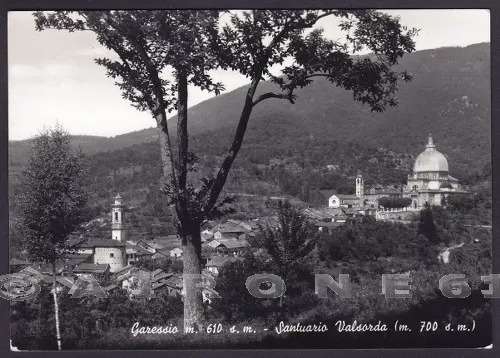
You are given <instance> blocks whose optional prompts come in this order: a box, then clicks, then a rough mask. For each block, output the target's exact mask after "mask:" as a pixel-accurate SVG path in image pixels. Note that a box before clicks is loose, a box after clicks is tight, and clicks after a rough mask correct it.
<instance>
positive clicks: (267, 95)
mask: <svg viewBox="0 0 500 358" xmlns="http://www.w3.org/2000/svg"><path fill="white" fill-rule="evenodd" d="M268 98H278V99H286V100H288V101H289V102H290V103H291V104H294V103H295V101H294V96H293V94H292V92H291V91H290V92H288V93H274V92H267V93H264V94H262V95H260V96H259V97H258V98H257V99H256V100H255V101H253V103H252V106H253V107H255V105H256V104H257V103H259V102H262V101H264V100H266V99H268Z"/></svg>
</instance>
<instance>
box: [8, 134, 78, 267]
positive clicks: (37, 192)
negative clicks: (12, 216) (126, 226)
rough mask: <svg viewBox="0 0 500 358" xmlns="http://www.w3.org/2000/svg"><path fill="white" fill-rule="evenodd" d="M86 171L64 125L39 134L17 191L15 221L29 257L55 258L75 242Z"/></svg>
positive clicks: (33, 258)
mask: <svg viewBox="0 0 500 358" xmlns="http://www.w3.org/2000/svg"><path fill="white" fill-rule="evenodd" d="M87 171H88V167H87V163H86V161H85V158H84V157H83V155H82V153H81V152H79V151H76V150H74V149H73V148H72V147H71V143H70V137H69V134H68V133H67V132H65V131H64V130H63V129H61V128H56V129H54V130H49V131H46V132H43V133H41V134H40V135H38V136H36V137H35V140H34V143H33V147H32V148H31V151H30V154H29V159H28V163H27V166H26V168H25V169H24V170H23V171H22V172H21V173H20V176H19V183H20V187H19V195H18V197H17V198H18V203H17V211H18V214H19V215H18V218H19V221H18V225H17V226H18V228H19V231H20V233H21V235H22V236H23V238H24V248H25V249H26V251H27V253H28V257H29V259H31V260H33V261H35V262H37V261H43V262H50V263H52V262H55V260H56V259H58V258H60V257H61V256H62V255H63V254H64V252H65V251H66V250H68V249H71V248H73V246H72V245H71V244H69V243H68V238H69V237H70V235H72V234H74V233H75V232H76V231H77V230H78V229H79V227H80V225H81V224H82V223H83V222H84V221H85V219H86V208H85V206H86V202H87V198H88V193H87V191H86V190H85V185H84V184H85V180H86V174H87Z"/></svg>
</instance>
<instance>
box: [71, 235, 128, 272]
mask: <svg viewBox="0 0 500 358" xmlns="http://www.w3.org/2000/svg"><path fill="white" fill-rule="evenodd" d="M76 253H77V254H81V255H92V263H94V264H108V265H109V267H110V272H115V271H117V270H119V269H121V268H123V267H125V266H127V252H126V244H125V242H121V241H119V240H112V239H100V238H89V239H86V240H84V241H83V242H79V248H78V249H76Z"/></svg>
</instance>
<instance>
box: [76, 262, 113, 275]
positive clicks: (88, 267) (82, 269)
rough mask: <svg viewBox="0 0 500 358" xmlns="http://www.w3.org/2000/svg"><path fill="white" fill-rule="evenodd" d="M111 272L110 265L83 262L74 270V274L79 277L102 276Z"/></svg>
mask: <svg viewBox="0 0 500 358" xmlns="http://www.w3.org/2000/svg"><path fill="white" fill-rule="evenodd" d="M108 272H110V267H109V265H108V264H94V263H89V262H82V263H81V264H78V265H76V266H75V267H74V268H73V273H74V274H75V275H77V276H80V275H84V274H92V275H102V274H105V273H108Z"/></svg>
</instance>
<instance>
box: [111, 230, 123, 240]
mask: <svg viewBox="0 0 500 358" xmlns="http://www.w3.org/2000/svg"><path fill="white" fill-rule="evenodd" d="M111 238H112V239H113V240H117V241H121V242H125V241H126V235H125V230H123V229H113V230H112V231H111Z"/></svg>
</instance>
